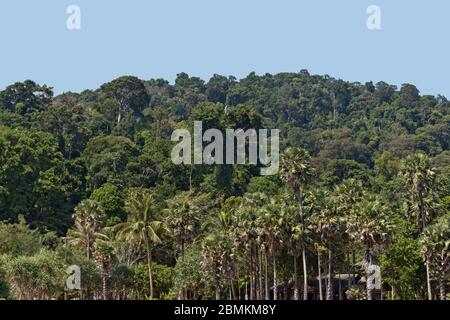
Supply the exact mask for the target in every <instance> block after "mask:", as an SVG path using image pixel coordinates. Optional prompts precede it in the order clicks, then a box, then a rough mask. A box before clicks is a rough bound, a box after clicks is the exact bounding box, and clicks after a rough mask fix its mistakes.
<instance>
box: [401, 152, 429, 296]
mask: <svg viewBox="0 0 450 320" xmlns="http://www.w3.org/2000/svg"><path fill="white" fill-rule="evenodd" d="M401 175H402V177H403V179H404V181H405V183H406V185H407V186H408V188H409V194H410V199H409V202H408V208H407V209H408V213H409V215H410V217H411V218H413V219H415V221H416V224H417V227H418V228H419V230H420V232H423V231H424V230H425V228H426V227H427V225H428V224H429V223H430V221H431V219H432V215H433V204H435V201H433V199H432V197H433V191H434V190H433V187H434V181H435V172H434V169H433V168H432V167H431V161H430V159H429V158H428V157H427V156H426V155H425V154H422V153H416V154H413V155H411V156H409V157H408V158H407V159H406V160H405V161H404V163H403V168H402V171H401ZM425 266H426V272H427V294H428V299H429V300H431V299H432V298H433V297H432V293H431V283H430V266H429V261H428V259H427V257H425Z"/></svg>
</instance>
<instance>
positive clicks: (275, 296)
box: [272, 243, 278, 300]
mask: <svg viewBox="0 0 450 320" xmlns="http://www.w3.org/2000/svg"><path fill="white" fill-rule="evenodd" d="M272 264H273V300H278V280H277V261H276V257H275V250H274V246H273V243H272Z"/></svg>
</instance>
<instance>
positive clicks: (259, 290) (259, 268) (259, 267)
mask: <svg viewBox="0 0 450 320" xmlns="http://www.w3.org/2000/svg"><path fill="white" fill-rule="evenodd" d="M261 259H262V258H261V250H260V248H259V246H257V247H256V261H257V264H256V269H257V270H256V274H257V278H258V282H257V288H256V289H257V290H256V292H257V299H258V300H262V297H263V295H262V290H263V279H262V260H261Z"/></svg>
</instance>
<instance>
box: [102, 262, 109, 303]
mask: <svg viewBox="0 0 450 320" xmlns="http://www.w3.org/2000/svg"><path fill="white" fill-rule="evenodd" d="M106 277H107V271H106V268H105V267H103V270H102V295H103V300H107V299H108V291H107V287H106Z"/></svg>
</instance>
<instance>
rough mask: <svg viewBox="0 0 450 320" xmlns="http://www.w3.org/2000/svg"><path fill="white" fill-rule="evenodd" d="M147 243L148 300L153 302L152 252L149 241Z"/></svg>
mask: <svg viewBox="0 0 450 320" xmlns="http://www.w3.org/2000/svg"><path fill="white" fill-rule="evenodd" d="M146 243H147V266H148V282H149V287H150V300H153V275H152V252H151V249H150V240H148V239H146Z"/></svg>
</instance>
